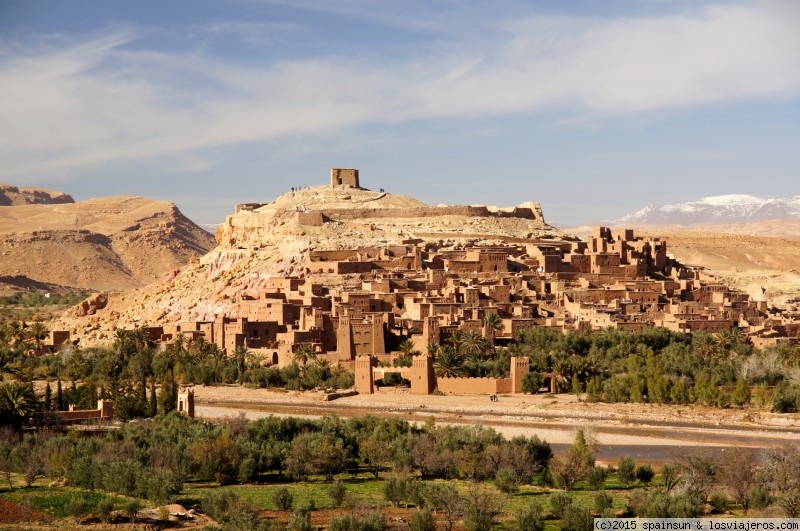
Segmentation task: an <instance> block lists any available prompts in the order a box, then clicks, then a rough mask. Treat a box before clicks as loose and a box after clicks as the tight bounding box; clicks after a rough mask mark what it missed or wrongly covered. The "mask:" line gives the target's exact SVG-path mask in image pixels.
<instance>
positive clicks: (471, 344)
mask: <svg viewBox="0 0 800 531" xmlns="http://www.w3.org/2000/svg"><path fill="white" fill-rule="evenodd" d="M487 350H488V345H487V341H486V338H484V337H483V336H481V335H480V334H479V333H477V332H475V331H473V330H470V331H469V332H465V333H464V335H463V336H462V340H461V349H460V352H461V353H462V354H464V355H465V356H466V357H467V358H469V359H471V360H473V361H477V360H479V359H480V358H481V357H482V355H483V354H484V353H486V351H487Z"/></svg>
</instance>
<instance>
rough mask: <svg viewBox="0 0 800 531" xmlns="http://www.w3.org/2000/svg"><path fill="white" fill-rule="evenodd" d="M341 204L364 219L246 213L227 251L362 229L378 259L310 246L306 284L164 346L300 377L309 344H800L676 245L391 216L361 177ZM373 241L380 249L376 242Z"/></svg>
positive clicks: (338, 211) (342, 358)
mask: <svg viewBox="0 0 800 531" xmlns="http://www.w3.org/2000/svg"><path fill="white" fill-rule="evenodd" d="M320 188H322V187H320ZM330 190H334V191H336V193H337V194H338V195H336V196H335V198H336V199H337V200H338V201H352V200H353V199H352V198H351V195H352V196H354V197H356V198H357V199H358V201H359V203H358V207H357V208H341V207H340V206H339V205H338V204H333V205H332V204H331V202H330V197H333V196H330V195H324V194H323V197H324V198H325V199H326V201H327V202H326V201H323V202H322V203H320V204H319V205H317V204H315V203H314V202H313V201H312V199H313V198H314V197H316V196H315V195H314V194H318V193H320V192H313V193H311V192H309V194H311V195H309V194H306V195H303V194H296V192H295V191H294V190H293V191H292V192H291V194H290V196H289V198H292V197H295V196H297V197H299V198H300V200H297V201H295V202H291V201H289V200H288V199H287V198H281V199H279V200H276V201H274V202H273V203H270V204H267V205H262V204H246V205H239V206H237V214H235V215H233V216H230V217H229V219H228V222H227V224H226V225H225V226H223V227H222V228H221V230H220V232H218V235H217V240H218V243H220V247H221V248H227V249H228V251H227V252H231V253H238V252H245V251H240V250H239V249H243V250H244V249H247V248H248V247H249V248H258V247H259V246H261V245H263V243H261V242H262V240H263V234H265V232H263V231H266V230H267V229H268V230H270V231H273V232H274V231H277V230H289V229H287V227H289V228H291V230H294V231H295V234H298V235H302V237H308V234H322V235H323V237H330V235H331V234H334V233H342V232H345V231H347V230H351V229H352V227H354V226H356V225H357V230H358V231H362V232H356V233H354V234H355V239H351V240H349V241H350V242H351V243H352V242H358V241H364V242H366V243H367V244H366V245H363V246H359V245H353V246H350V247H349V248H343V247H342V246H341V245H339V244H337V245H336V246H334V248H330V249H319V248H314V247H313V246H309V248H307V249H305V251H304V255H303V257H302V260H300V263H301V264H302V270H301V272H300V274H296V275H288V276H287V275H274V276H271V277H270V278H269V279H268V281H267V283H266V285H264V286H262V287H261V288H260V289H257V290H252V289H249V290H245V291H240V292H238V294H237V295H236V296H235V300H230V301H228V303H229V304H228V306H227V308H228V310H227V311H225V312H222V313H219V314H216V315H214V316H213V318H210V319H199V320H188V321H181V322H172V323H152V324H153V325H155V326H151V327H150V333H151V337H152V338H153V339H154V340H160V341H162V342H168V341H170V340H171V339H173V338H175V337H177V335H179V334H182V335H184V336H188V337H189V338H197V337H203V338H204V339H205V340H207V341H210V342H213V343H214V344H216V345H217V346H218V347H219V348H221V349H224V350H225V351H226V352H228V353H229V354H230V353H232V352H233V351H235V350H236V349H237V348H238V347H246V348H247V349H249V350H251V351H258V352H260V353H262V354H264V357H265V359H266V360H268V362H270V363H272V364H275V365H279V366H282V365H286V364H288V363H291V361H292V358H293V354H294V352H295V351H296V350H297V349H298V348H299V347H300V346H301V345H304V344H305V345H311V346H313V348H314V350H315V351H316V352H317V353H318V355H320V356H326V357H327V358H328V359H329V360H330V361H335V362H339V363H352V362H355V360H356V359H357V357H358V356H362V355H370V356H376V357H378V358H381V357H383V358H387V360H388V358H390V357H391V355H392V352H396V351H397V349H398V347H399V345H400V344H401V342H403V341H405V340H409V341H411V342H412V343H413V345H414V347H415V349H416V350H418V351H420V352H426V351H428V350H429V348H430V346H431V345H441V344H443V343H445V342H446V341H447V339H448V338H449V337H450V336H452V335H453V334H455V333H456V332H457V331H460V332H468V331H472V332H476V333H479V334H480V335H482V336H484V337H485V338H487V339H489V340H490V341H493V342H494V343H495V344H503V343H508V342H511V341H514V340H515V339H516V338H518V337H519V333H520V332H521V331H522V330H525V329H527V328H531V327H553V328H557V329H560V330H565V331H566V330H583V329H602V328H606V327H615V328H622V329H626V330H638V329H641V328H643V327H648V326H663V327H666V328H668V329H671V330H675V331H684V332H689V333H692V332H701V331H702V332H708V333H718V332H722V331H725V330H731V329H732V328H734V327H736V328H738V329H740V330H742V331H743V332H745V333H747V334H748V335H749V336H750V337H752V338H753V340H754V342H756V343H757V344H759V345H765V344H768V343H770V342H776V341H778V340H785V341H791V340H795V339H796V338H798V337H800V331H798V326H797V325H796V324H794V321H793V319H790V318H783V317H781V316H780V315H778V314H775V313H771V312H770V310H769V309H768V307H767V304H766V302H762V301H754V300H751V299H750V298H749V297H748V295H747V294H745V293H742V292H738V291H735V290H732V289H729V288H728V287H726V286H725V285H722V284H720V283H718V282H716V281H715V280H714V279H712V278H711V277H707V276H705V275H704V272H703V271H702V270H701V269H697V268H689V267H685V266H683V265H681V264H680V263H678V262H676V261H675V260H673V259H671V258H670V257H669V256H668V254H667V243H666V242H665V241H661V240H659V239H646V238H640V237H636V236H635V235H634V233H633V231H632V230H623V231H621V232H620V233H618V234H612V231H611V230H610V229H609V228H606V227H599V228H597V229H595V230H594V233H593V235H592V236H591V237H590V238H588V240H587V241H581V240H579V239H577V238H574V237H567V236H564V235H555V234H554V233H553V232H552V231H538V232H537V230H536V229H535V227H539V228H548V229H552V228H551V227H549V226H547V225H546V224H545V223H544V219H543V216H542V212H541V208H540V207H539V206H538V204H535V203H524V204H523V205H520V206H519V207H515V208H511V209H495V208H491V207H479V206H440V207H430V206H427V205H424V204H421V203H419V204H417V203H413V204H408V203H404V204H403V205H401V206H400V207H394V206H391V205H390V206H389V207H386V206H385V202H386V201H388V200H389V199H391V198H387V197H386V193H385V192H383V191H381V192H379V193H375V192H370V191H367V190H364V189H362V188H361V187H360V183H359V175H358V171H357V170H341V169H335V170H333V171H332V172H331V184H330ZM453 216H461V217H457V218H453ZM389 219H391V220H392V223H393V225H392V226H391V230H392V231H394V232H393V233H392V234H395V235H396V236H397V238H389V237H385V236H386V234H388V233H389V231H390V227H389V226H388V225H385V224H384V225H382V224H381V223H384V222H386V220H389ZM452 219H457V220H460V221H458V222H457V223H451V220H452ZM475 219H479V220H482V221H481V223H482V224H480V225H478V226H476V228H474V229H473V230H479V231H480V230H483V231H486V230H488V229H486V227H487V226H492V227H493V226H494V225H493V224H495V225H496V224H499V223H501V222H503V223H506V225H503V227H507V226H511V227H518V226H524V227H528V229H526V230H529V232H527V233H524V234H515V233H512V232H513V231H511V232H509V231H506V232H503V233H500V232H495V233H493V234H491V235H481V234H474V233H472V234H465V233H464V230H465V229H464V225H465V224H468V223H472V221H469V220H475ZM420 220H422V221H420ZM448 220H450V221H448ZM517 222H524V223H525V224H523V225H515V223H517ZM508 223H511V225H508ZM498 226H499V225H498ZM292 227H293V228H292ZM398 227H399V228H398ZM447 227H450V228H447ZM530 227H534V228H533V229H530ZM515 230H518V229H515ZM258 231H262V233H259V232H258ZM314 231H316V232H314ZM325 231H327V232H325ZM363 231H366V232H363ZM369 232H373V233H377V234H379V235H381V238H378V237H372V238H371V239H370V238H369V237H367V236H365V234H366V233H369ZM501 232H502V231H501ZM287 234H289V233H287ZM453 236H458V237H457V238H456V237H453ZM283 237H288V236H283ZM298 237H300V236H298ZM318 241H321V240H318ZM339 243H341V242H339ZM215 260H219V259H218V258H215ZM293 260H294V259H293ZM493 316H496V317H493Z"/></svg>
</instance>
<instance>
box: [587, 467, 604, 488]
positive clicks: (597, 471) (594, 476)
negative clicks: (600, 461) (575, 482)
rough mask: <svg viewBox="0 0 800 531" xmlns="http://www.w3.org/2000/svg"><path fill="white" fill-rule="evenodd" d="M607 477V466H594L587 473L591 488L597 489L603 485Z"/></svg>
mask: <svg viewBox="0 0 800 531" xmlns="http://www.w3.org/2000/svg"><path fill="white" fill-rule="evenodd" d="M607 477H608V469H607V468H603V467H601V466H593V467H592V468H591V469H590V470H589V473H588V474H587V475H586V482H587V483H588V484H589V488H590V489H592V490H597V489H599V488H600V487H602V486H603V483H605V481H606V478H607Z"/></svg>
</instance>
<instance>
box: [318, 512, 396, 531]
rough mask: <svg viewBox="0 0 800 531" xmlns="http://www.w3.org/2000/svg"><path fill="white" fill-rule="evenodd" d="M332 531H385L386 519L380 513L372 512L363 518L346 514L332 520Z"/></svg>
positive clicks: (330, 526)
mask: <svg viewBox="0 0 800 531" xmlns="http://www.w3.org/2000/svg"><path fill="white" fill-rule="evenodd" d="M328 529H329V530H330V531H384V530H385V529H386V519H385V518H384V517H383V513H381V512H380V511H370V512H368V513H367V514H365V515H364V516H363V517H359V516H356V515H354V514H345V515H342V516H336V517H333V518H331V523H330V525H329V526H328Z"/></svg>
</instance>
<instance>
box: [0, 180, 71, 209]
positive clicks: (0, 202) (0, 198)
mask: <svg viewBox="0 0 800 531" xmlns="http://www.w3.org/2000/svg"><path fill="white" fill-rule="evenodd" d="M74 202H75V200H74V199H73V198H72V196H71V195H69V194H65V193H64V192H59V191H57V190H48V189H47V188H34V187H27V188H25V187H23V188H18V187H16V186H12V185H10V184H0V206H19V205H60V204H64V203H74Z"/></svg>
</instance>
